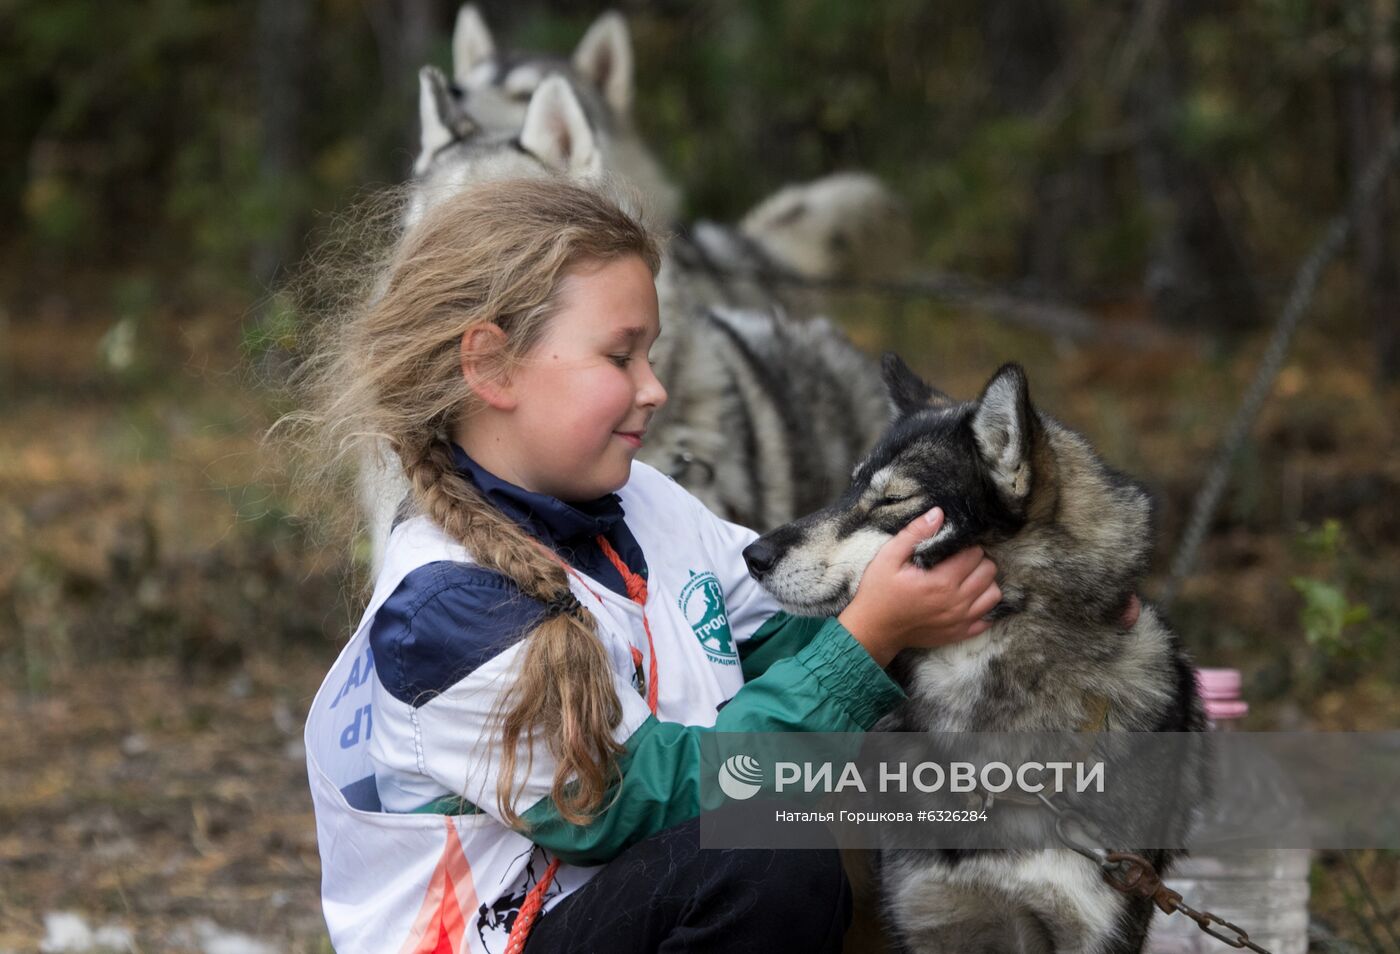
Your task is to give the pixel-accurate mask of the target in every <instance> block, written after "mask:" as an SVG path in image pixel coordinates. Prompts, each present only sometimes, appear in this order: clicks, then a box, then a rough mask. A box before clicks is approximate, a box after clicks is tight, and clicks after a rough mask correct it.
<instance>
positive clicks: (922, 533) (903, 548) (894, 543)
mask: <svg viewBox="0 0 1400 954" xmlns="http://www.w3.org/2000/svg"><path fill="white" fill-rule="evenodd" d="M942 529H943V508H942V507H934V508H933V509H932V510H930V511H929V512H928V513H925V514H922V515H920V516H918V517H915V518H914V519H913V520H911V521H909V523H908V524H907V525H906V526H905V527H904V529H903V530H901V531H899V532H898V533H896V534H895V535H894V537H893V538H892V539H891V540H890V542H889V543H887V544H885V545H884V547H882V548H881V551H880V552H881V553H883V552H884V551H885V550H889V551H891V552H890V557H891V559H892V560H893V562H894V563H895V565H896V566H902V565H904V564H905V563H908V562H909V558H910V557H912V556H913V555H914V550H915V549H917V548H918V546H919V544H921V543H923V542H924V541H925V540H927V539H928V538H929V537H931V536H933V535H934V534H935V533H937V532H938V531H939V530H942Z"/></svg>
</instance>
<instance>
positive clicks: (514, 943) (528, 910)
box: [505, 533, 659, 954]
mask: <svg viewBox="0 0 1400 954" xmlns="http://www.w3.org/2000/svg"><path fill="white" fill-rule="evenodd" d="M593 539H594V542H595V543H597V544H598V548H599V549H601V550H602V551H603V555H604V556H605V557H607V558H608V562H609V563H611V564H612V565H613V569H615V570H617V572H618V574H619V575H620V576H621V577H622V582H623V583H624V584H626V586H627V598H628V599H629V600H631V601H632V602H633V603H636V604H637V606H638V608H639V609H641V611H642V629H644V630H645V631H646V634H647V652H648V653H649V654H650V657H651V658H650V660H649V661H648V665H647V676H646V695H647V708H648V709H650V710H651V714H652V715H656V704H657V690H658V686H659V681H658V679H657V675H656V643H655V642H653V641H652V638H651V623H650V622H648V621H647V606H646V604H647V581H646V580H645V579H643V578H642V577H641V576H638V575H637V574H636V573H633V572H632V571H631V570H630V569H629V568H628V566H627V564H626V563H623V562H622V557H620V556H618V555H617V551H616V550H614V549H613V547H612V544H611V543H609V542H608V541H607V539H606V538H605V537H604V536H603V535H602V534H601V533H600V534H598V536H596V537H594V538H593ZM550 555H551V556H553V557H554V558H555V559H556V560H559V563H560V565H561V566H563V567H564V569H565V570H566V571H568V573H569V574H570V575H572V576H573V577H574V578H575V579H576V580H578V581H579V582H580V583H582V584H583V588H584V589H586V590H588V592H589V594H590V595H592V597H593V598H594V599H595V600H598V602H600V603H601V602H602V597H600V596H599V595H598V594H597V593H594V592H593V588H592V587H590V586H589V585H588V584H587V583H584V582H583V577H582V576H580V575H579V573H578V571H577V570H575V569H574V568H573V567H571V566H569V564H567V563H565V562H564V561H563V560H561V559H559V556H558V555H557V554H555V553H554V552H553V551H550ZM630 648H631V650H632V665H633V666H635V667H637V671H638V672H640V671H641V669H642V651H641V650H640V649H638V648H637V647H636V646H632V647H630ZM558 870H559V859H558V858H555V859H554V860H553V861H551V862H550V863H549V867H548V868H546V869H545V870H544V875H543V876H542V877H541V878H540V880H539V881H538V882H537V883H536V884H535V886H534V887H533V888H531V889H530V891H529V893H528V894H526V895H525V901H524V902H523V903H522V904H521V905H520V910H519V911H518V912H517V913H516V915H515V923H514V924H512V925H511V928H510V937H509V938H508V939H507V940H506V949H505V954H521V952H522V951H523V950H524V949H525V941H526V940H527V939H528V938H529V936H530V928H532V927H534V925H535V918H537V917H538V916H539V913H540V908H541V907H543V905H544V893H545V892H546V891H548V890H549V886H550V884H551V883H553V881H554V873H555V872H556V871H558Z"/></svg>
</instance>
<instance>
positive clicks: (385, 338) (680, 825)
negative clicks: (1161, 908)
mask: <svg viewBox="0 0 1400 954" xmlns="http://www.w3.org/2000/svg"><path fill="white" fill-rule="evenodd" d="M658 262H659V254H658V247H657V240H656V239H655V238H654V237H653V236H652V235H650V234H649V233H648V232H647V231H646V230H645V229H644V228H643V227H642V226H640V225H639V224H638V223H637V222H636V221H634V220H633V219H631V218H629V217H628V216H627V215H625V214H623V213H622V212H621V211H620V210H619V209H618V208H617V207H616V206H615V205H614V204H612V203H611V202H610V201H608V200H607V199H605V198H603V197H602V196H600V195H599V194H597V193H595V192H592V191H589V190H588V189H585V188H582V187H579V186H576V185H571V184H567V183H565V182H563V181H538V180H532V181H513V182H499V183H494V184H490V185H485V186H480V187H476V188H472V189H470V190H469V191H467V192H466V193H465V194H463V195H461V196H460V197H458V198H456V199H454V200H452V201H449V202H447V203H445V204H443V205H442V206H440V207H439V208H437V209H436V210H435V211H434V212H433V213H431V214H430V215H428V216H427V217H426V218H424V219H423V220H422V221H421V222H420V223H419V224H418V225H417V226H415V227H414V229H413V230H412V231H411V232H410V233H409V234H408V235H407V236H406V237H405V238H404V240H403V241H402V243H401V244H400V247H399V248H398V249H397V250H396V252H395V253H394V256H393V258H392V260H391V261H390V263H389V265H388V269H387V273H386V275H385V276H384V278H383V280H382V281H381V282H380V283H379V284H378V285H377V286H376V293H375V295H374V296H373V297H372V298H371V299H370V300H369V301H368V302H367V303H366V304H365V305H364V306H363V307H362V309H361V310H360V311H359V312H358V313H357V314H356V315H355V316H354V317H353V320H351V321H349V322H348V323H346V324H345V326H344V327H343V329H342V331H341V332H340V335H339V337H338V338H337V339H336V341H335V342H334V343H333V344H332V345H331V347H330V349H329V352H328V358H329V360H328V361H327V362H325V363H323V364H322V365H320V366H321V367H322V371H321V373H320V377H319V382H320V385H321V387H322V391H321V393H322V395H323V401H322V405H321V409H320V417H319V420H320V421H321V422H322V423H323V425H324V434H325V436H326V438H327V440H328V442H329V446H330V447H332V448H334V451H333V453H345V452H346V449H347V448H348V447H350V446H351V445H352V444H353V441H354V440H355V439H362V438H364V437H365V436H366V435H368V436H370V437H372V438H374V439H378V440H383V441H386V442H387V443H388V444H389V445H390V446H391V447H392V449H393V450H394V452H395V453H396V454H397V456H398V458H399V460H400V461H401V462H402V465H403V468H404V471H405V473H406V474H407V476H408V477H409V479H410V482H411V484H412V487H413V491H412V497H411V500H410V501H409V502H408V506H406V507H405V508H404V510H403V511H402V513H403V515H404V519H401V521H400V522H399V524H398V525H397V526H396V527H395V529H394V532H393V534H392V536H391V538H390V542H389V546H388V548H387V551H386V557H385V561H384V566H383V568H382V570H381V571H380V573H379V577H378V579H377V581H376V586H375V590H374V595H373V597H372V598H371V600H370V603H369V606H368V608H367V609H366V611H365V614H364V617H363V620H362V622H361V624H360V626H359V628H358V630H357V631H356V633H355V635H354V637H353V638H352V640H351V642H350V644H349V645H348V646H347V647H346V649H345V651H344V652H343V653H342V655H341V658H340V659H339V660H338V661H337V663H336V664H335V667H334V668H333V669H332V670H331V673H330V675H329V676H328V677H327V679H326V682H325V684H324V685H323V687H322V689H321V691H320V693H319V694H318V695H317V697H316V700H315V702H314V703H313V705H312V709H311V713H310V716H309V718H308V723H307V755H308V763H309V773H310V778H311V787H312V792H313V795H314V799H315V806H316V818H317V832H318V837H319V841H320V850H321V859H322V865H323V887H322V894H323V901H324V907H325V913H326V920H327V922H328V924H329V926H330V933H331V937H332V940H333V942H334V944H335V947H336V950H338V951H340V952H341V954H354V952H373V954H384V952H423V954H427V952H465V951H468V950H470V951H473V952H484V951H489V952H493V954H495V952H501V951H519V950H522V949H524V950H528V951H529V952H532V954H535V952H552V951H565V950H569V951H622V950H639V951H640V950H662V949H664V950H676V951H682V950H684V951H749V950H753V951H758V950H762V951H764V952H765V954H777V952H781V951H803V952H810V951H838V950H839V949H840V946H841V938H842V934H843V933H844V931H845V928H846V925H847V922H848V920H849V916H850V900H849V891H848V888H847V886H846V884H845V881H844V879H843V876H842V873H841V868H840V862H839V859H838V857H837V854H836V852H835V851H834V850H830V851H801V852H784V851H760V850H750V851H705V852H702V851H699V850H698V845H697V838H696V830H697V826H696V824H695V822H694V819H695V818H696V816H697V815H698V814H699V811H700V792H699V789H700V779H699V772H698V768H697V766H698V760H699V748H700V746H699V739H700V737H701V736H702V735H703V734H704V733H708V732H716V731H725V732H774V731H800V732H860V731H865V730H867V729H868V728H870V726H871V725H872V724H873V723H874V722H875V721H876V720H878V719H879V718H880V717H881V716H883V715H884V714H885V713H887V712H889V711H890V710H891V709H892V708H893V707H894V706H896V705H897V704H898V703H899V702H900V701H901V700H902V699H903V698H904V696H903V693H902V692H901V691H900V689H899V688H898V687H897V686H896V685H895V684H894V683H893V682H892V681H891V680H890V679H889V677H888V676H887V675H886V674H885V673H884V671H883V667H884V665H886V664H887V663H888V662H889V661H890V659H891V658H892V657H893V656H894V654H895V653H896V652H898V651H899V650H900V649H903V648H905V647H912V646H922V647H931V646H938V645H942V644H945V643H948V642H951V641H953V640H957V639H961V638H964V637H967V636H970V635H975V634H977V633H979V632H981V631H982V630H983V629H984V628H985V627H986V624H985V623H983V622H980V621H979V620H980V617H981V616H982V615H983V614H984V613H986V612H987V611H988V610H990V609H991V608H992V606H993V605H995V603H996V602H997V601H998V599H999V598H1000V594H999V592H998V590H997V588H996V586H995V584H994V582H993V577H994V575H995V567H993V566H992V565H991V563H990V562H989V561H987V560H986V559H985V558H984V557H983V556H982V554H981V553H980V551H976V550H972V551H967V552H965V553H962V554H959V555H958V556H956V557H953V558H951V559H950V560H948V561H945V562H944V563H943V564H941V565H939V566H938V567H935V568H934V569H932V570H927V571H925V570H919V569H916V568H915V567H913V566H912V565H911V564H909V562H908V560H909V557H910V556H911V555H912V553H913V550H914V547H915V546H916V545H917V544H918V543H919V542H920V541H921V540H922V539H924V538H926V537H929V536H931V535H933V534H934V533H935V532H936V531H937V529H938V526H939V522H940V520H941V514H939V513H938V512H937V511H934V512H933V513H932V514H930V515H928V516H927V517H925V518H920V519H918V520H916V521H915V522H914V523H913V524H911V525H910V527H909V528H907V529H906V530H905V531H903V532H901V533H900V534H899V535H898V536H897V537H895V539H894V540H892V541H891V542H890V543H889V544H887V545H886V546H885V547H884V549H883V550H882V551H881V552H880V553H879V554H878V555H877V557H876V558H875V560H874V562H873V563H872V564H871V565H870V567H869V569H868V570H867V571H866V573H865V576H864V577H863V579H862V580H861V583H860V586H859V589H858V591H857V593H856V595H855V597H854V598H853V600H852V601H851V603H850V605H849V607H848V608H847V609H846V610H845V611H844V612H843V613H842V614H841V616H840V617H839V618H836V619H809V618H798V617H792V616H789V615H787V614H785V613H782V612H779V611H778V607H777V605H776V604H775V603H774V602H773V601H772V600H771V599H770V598H769V597H768V596H767V595H766V594H765V593H764V592H763V591H762V590H761V589H760V588H759V587H758V586H757V585H756V584H755V583H754V582H753V581H752V580H751V579H750V578H749V576H748V574H747V573H746V572H745V568H744V563H743V560H742V558H741V556H740V552H741V551H742V550H743V548H744V547H745V546H746V545H747V544H748V543H749V542H750V541H752V540H753V539H754V536H755V535H754V534H753V533H752V532H751V531H749V530H745V529H743V528H741V527H738V526H735V525H733V524H729V523H726V522H725V521H723V520H720V519H719V518H717V517H715V516H714V515H713V514H711V513H710V512H708V511H707V510H706V509H705V508H704V507H703V506H702V505H700V503H699V502H698V501H696V500H695V499H694V498H693V497H691V496H690V495H689V494H688V493H687V492H686V491H685V490H684V489H682V488H681V487H680V486H679V485H677V484H675V483H674V482H673V481H671V480H670V479H669V478H667V477H665V476H663V475H661V474H660V473H658V472H657V471H655V470H653V469H652V468H650V467H647V466H646V465H644V464H641V463H636V462H634V461H633V457H634V455H635V454H636V453H637V450H638V449H639V448H640V447H641V446H642V444H643V442H644V441H645V440H646V433H647V427H648V425H649V423H650V422H651V420H652V418H653V416H654V415H655V413H656V412H657V410H658V409H659V408H660V407H661V406H662V405H663V404H664V403H665V401H666V392H665V390H664V388H663V387H662V384H661V382H659V381H658V380H657V379H656V377H655V375H654V374H653V373H652V370H651V367H650V365H649V363H648V360H647V352H648V349H649V348H650V347H651V344H652V343H653V342H654V341H655V339H656V337H657V334H658V332H659V330H660V329H659V324H658V316H657V301H656V291H655V287H654V285H653V281H652V280H653V277H654V275H655V273H656V269H657V266H658ZM527 937H528V947H525V946H524V945H525V942H526V939H527Z"/></svg>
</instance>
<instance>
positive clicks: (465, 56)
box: [452, 3, 496, 86]
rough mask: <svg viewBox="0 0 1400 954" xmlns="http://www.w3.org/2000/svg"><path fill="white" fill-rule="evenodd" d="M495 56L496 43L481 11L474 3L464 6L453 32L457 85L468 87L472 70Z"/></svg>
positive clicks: (453, 63) (453, 66)
mask: <svg viewBox="0 0 1400 954" xmlns="http://www.w3.org/2000/svg"><path fill="white" fill-rule="evenodd" d="M495 55H496V41H495V40H493V39H492V38H491V31H490V30H488V29H487V28H486V21H485V20H484V19H482V16H481V11H480V10H478V9H477V8H476V4H474V3H464V4H462V8H461V9H460V10H458V11H457V26H456V27H455V28H454V29H453V31H452V78H453V79H455V80H456V81H457V85H459V86H466V85H467V78H468V77H469V76H471V73H472V70H474V69H476V68H477V67H478V66H480V65H481V64H482V63H484V62H485V61H486V60H489V59H490V58H491V57H493V56H495Z"/></svg>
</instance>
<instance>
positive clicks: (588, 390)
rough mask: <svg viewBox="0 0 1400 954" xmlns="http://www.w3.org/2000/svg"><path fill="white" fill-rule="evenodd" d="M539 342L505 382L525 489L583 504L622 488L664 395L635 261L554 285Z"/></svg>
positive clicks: (640, 266) (590, 268) (652, 288)
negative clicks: (554, 307) (552, 309)
mask: <svg viewBox="0 0 1400 954" xmlns="http://www.w3.org/2000/svg"><path fill="white" fill-rule="evenodd" d="M558 295H559V303H560V304H559V310H558V312H557V313H556V314H555V315H554V317H553V318H551V319H550V321H549V325H548V327H547V328H546V329H545V333H544V337H543V338H541V339H540V341H539V342H538V343H537V344H536V345H535V347H534V348H532V349H531V350H530V351H529V352H528V353H527V354H526V356H525V359H524V361H523V363H522V365H521V366H520V367H518V368H516V369H515V370H514V371H513V372H512V373H511V374H510V380H509V385H508V387H509V389H510V391H511V392H512V393H513V396H514V397H515V400H516V405H515V409H514V418H515V421H516V423H517V424H518V428H517V430H516V431H515V434H514V435H513V436H514V437H515V438H517V439H518V443H517V447H516V451H517V453H514V454H512V456H513V457H514V458H515V459H514V461H513V462H512V463H513V465H514V470H515V471H516V474H515V476H516V479H517V482H519V483H521V485H522V486H524V487H525V488H526V489H527V490H533V491H537V492H539V493H547V494H551V495H553V496H555V497H558V498H560V499H561V500H573V501H582V500H592V499H594V498H596V497H601V496H603V495H604V494H609V493H612V492H614V491H616V490H618V489H619V488H621V487H622V485H623V484H625V483H627V479H628V477H629V476H630V474H631V470H632V458H633V457H634V456H635V455H636V453H637V451H638V449H639V448H640V447H641V446H642V442H643V440H644V439H645V435H646V430H647V426H648V425H649V424H650V423H651V419H652V416H653V415H654V414H655V413H656V411H657V409H658V408H660V407H661V405H663V404H665V403H666V390H665V388H663V387H662V386H661V382H660V381H658V380H657V379H656V375H655V374H653V373H652V369H651V364H650V362H649V361H648V359H647V354H648V352H649V351H650V350H651V346H652V344H653V342H655V341H656V336H657V335H658V334H659V333H660V331H661V323H660V319H659V317H658V314H657V303H656V285H655V283H654V282H653V281H652V276H651V270H650V269H648V268H647V266H646V263H645V262H643V261H642V260H641V259H640V258H637V257H636V256H628V257H626V258H620V259H615V260H613V261H611V262H606V263H603V264H590V265H586V266H584V267H582V268H579V269H577V270H575V271H573V272H570V273H569V274H568V275H567V276H566V277H565V278H564V279H563V281H562V282H561V283H560V286H559V291H558Z"/></svg>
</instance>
